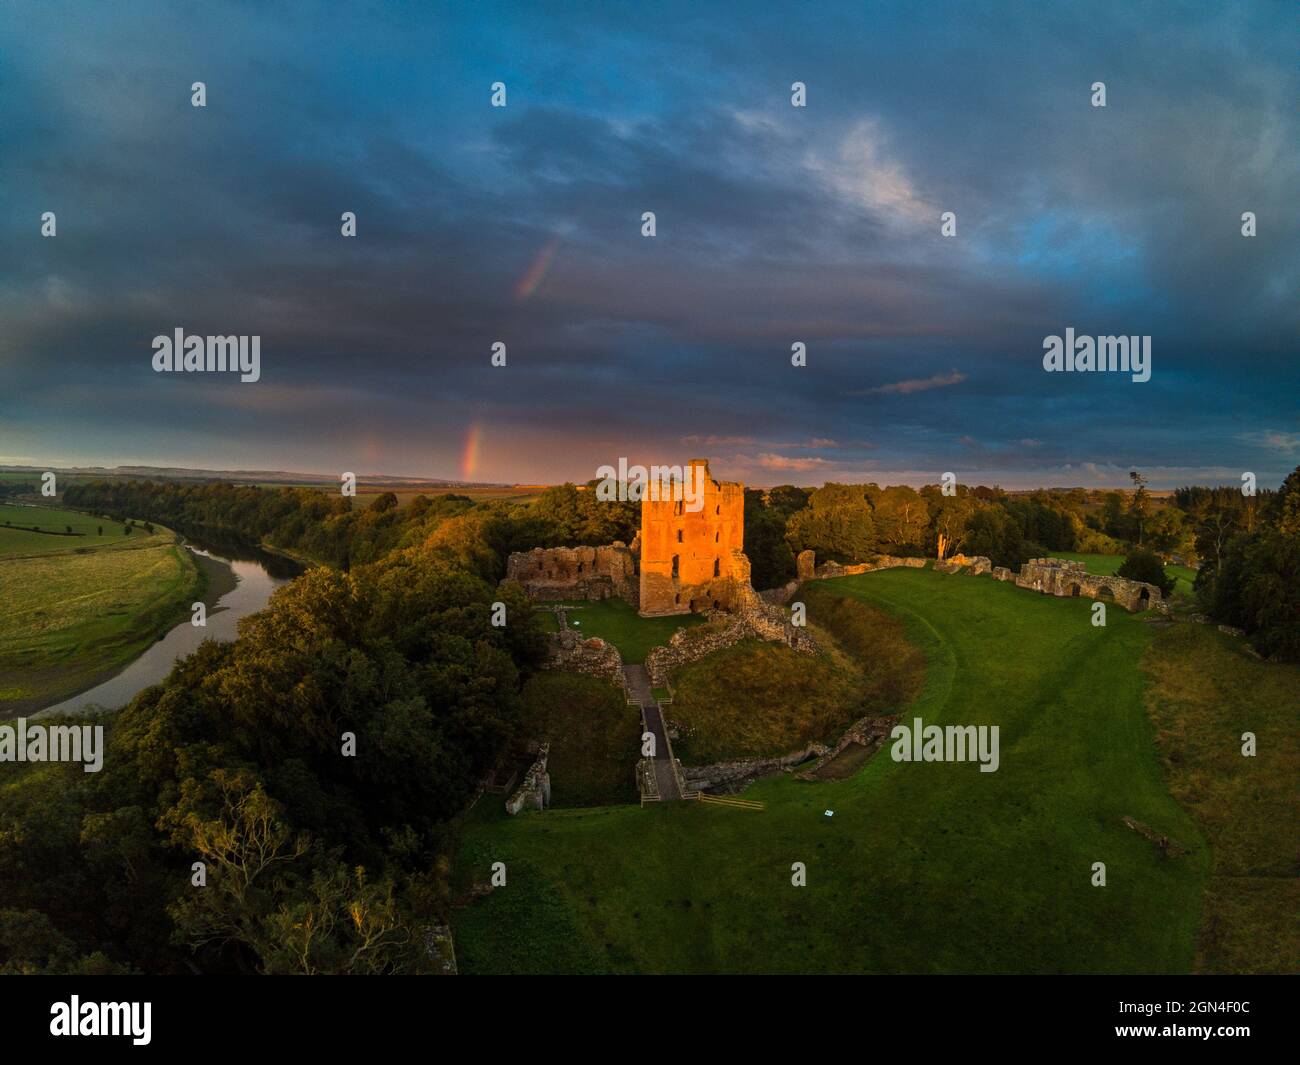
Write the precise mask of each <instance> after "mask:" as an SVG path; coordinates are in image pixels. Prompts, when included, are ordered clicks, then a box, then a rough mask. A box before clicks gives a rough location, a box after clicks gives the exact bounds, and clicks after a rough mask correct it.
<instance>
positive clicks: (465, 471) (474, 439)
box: [460, 422, 483, 481]
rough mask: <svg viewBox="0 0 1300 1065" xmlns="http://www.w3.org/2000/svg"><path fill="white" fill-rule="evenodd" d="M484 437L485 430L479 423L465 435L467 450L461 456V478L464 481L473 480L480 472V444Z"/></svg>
mask: <svg viewBox="0 0 1300 1065" xmlns="http://www.w3.org/2000/svg"><path fill="white" fill-rule="evenodd" d="M482 437H483V429H482V426H480V425H479V424H478V422H475V423H474V424H473V425H471V426H470V427H469V429H468V431H467V432H466V433H465V449H464V450H463V451H462V452H461V455H460V476H461V478H462V479H463V480H466V481H471V480H473V479H474V473H475V471H477V470H478V462H479V443H480V441H481V440H482Z"/></svg>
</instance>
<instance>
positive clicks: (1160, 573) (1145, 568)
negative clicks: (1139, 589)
mask: <svg viewBox="0 0 1300 1065" xmlns="http://www.w3.org/2000/svg"><path fill="white" fill-rule="evenodd" d="M1115 575H1116V576H1118V577H1124V578H1127V579H1128V580H1130V581H1143V582H1145V583H1146V584H1154V585H1155V586H1156V587H1157V588H1159V589H1160V594H1161V595H1164V596H1168V595H1169V593H1170V592H1172V591H1173V590H1174V583H1175V582H1174V579H1173V578H1172V577H1170V576H1169V575H1168V574H1166V573H1165V567H1164V566H1163V565H1162V564H1161V562H1160V559H1159V558H1158V557H1157V556H1156V555H1155V553H1154V552H1152V551H1147V550H1143V549H1139V550H1136V551H1134V552H1133V553H1132V554H1130V555H1129V556H1128V558H1126V559H1125V560H1124V564H1123V565H1122V566H1120V568H1119V569H1118V570H1116V571H1115Z"/></svg>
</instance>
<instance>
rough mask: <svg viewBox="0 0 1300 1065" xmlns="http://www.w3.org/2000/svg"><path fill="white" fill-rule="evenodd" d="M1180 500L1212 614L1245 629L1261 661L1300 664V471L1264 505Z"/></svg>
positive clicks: (1214, 495)
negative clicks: (1193, 538)
mask: <svg viewBox="0 0 1300 1065" xmlns="http://www.w3.org/2000/svg"><path fill="white" fill-rule="evenodd" d="M1175 498H1176V499H1177V501H1178V504H1179V506H1180V507H1181V508H1183V509H1184V510H1185V512H1186V513H1187V514H1188V515H1189V521H1190V522H1191V524H1192V527H1193V528H1194V529H1195V534H1196V552H1197V554H1198V555H1199V556H1200V559H1201V568H1200V571H1199V572H1198V573H1197V575H1196V592H1197V595H1198V597H1199V599H1200V601H1201V603H1202V605H1203V607H1204V609H1205V610H1206V612H1207V613H1208V614H1210V615H1211V616H1212V617H1213V618H1215V619H1216V620H1217V621H1221V622H1223V623H1224V624H1227V625H1234V626H1236V627H1238V628H1242V629H1245V630H1246V632H1248V633H1250V634H1251V637H1252V639H1253V641H1254V643H1255V646H1256V647H1257V648H1258V649H1259V650H1260V652H1261V653H1262V654H1264V655H1266V656H1269V657H1276V658H1279V659H1286V660H1288V661H1300V467H1297V468H1296V469H1295V470H1293V471H1292V472H1291V473H1290V474H1289V475H1288V476H1287V478H1286V480H1285V481H1283V482H1282V487H1281V489H1280V490H1279V491H1278V492H1277V493H1267V494H1265V495H1264V496H1263V497H1262V498H1260V497H1248V496H1247V497H1243V496H1242V495H1241V493H1240V492H1239V491H1236V490H1235V489H1223V488H1218V489H1207V488H1183V489H1180V490H1179V491H1178V493H1177V494H1176V496H1175Z"/></svg>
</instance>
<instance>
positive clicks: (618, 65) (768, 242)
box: [0, 3, 1300, 484]
mask: <svg viewBox="0 0 1300 1065" xmlns="http://www.w3.org/2000/svg"><path fill="white" fill-rule="evenodd" d="M0 23H3V24H4V26H3V28H5V29H8V30H14V31H16V30H17V29H18V27H19V26H21V27H22V30H21V32H7V33H4V34H3V35H0V41H3V42H4V43H3V44H0V70H3V71H4V72H5V73H4V92H3V95H2V96H0V187H2V188H3V189H4V190H5V197H4V199H3V201H0V239H2V240H3V241H4V244H5V247H6V249H7V250H8V251H9V252H10V254H8V255H6V256H5V257H4V258H3V259H0V318H2V319H3V321H4V323H5V328H4V332H3V335H2V336H0V383H2V384H3V389H2V390H0V460H3V459H9V460H24V461H26V460H34V461H47V462H51V463H54V462H61V461H63V462H73V461H75V462H95V463H112V462H118V461H122V462H125V461H134V462H155V463H158V464H165V465H181V464H187V463H188V464H195V465H204V466H213V465H218V464H226V465H230V466H244V467H248V466H254V465H265V466H276V467H286V466H297V467H300V468H312V469H321V470H333V469H336V468H348V469H351V468H356V467H358V466H360V467H364V468H370V469H376V470H378V469H384V470H386V471H388V472H394V473H410V474H427V475H443V476H456V475H459V474H460V473H461V472H463V471H462V470H461V468H460V466H459V463H460V454H461V450H462V449H461V441H462V440H463V438H464V437H465V434H466V433H467V432H468V431H469V430H470V428H471V427H473V426H478V429H479V435H480V438H481V443H482V462H481V464H480V466H479V468H477V469H475V470H473V471H472V473H473V475H474V476H477V477H481V478H494V479H518V480H523V481H536V480H547V479H556V478H560V477H572V478H585V477H586V476H589V475H590V472H589V471H594V469H595V467H596V466H597V465H599V464H601V463H604V462H608V461H611V449H619V450H618V452H617V453H618V454H629V455H642V456H644V457H646V458H650V459H654V460H656V461H660V460H668V459H669V458H672V457H673V456H674V455H676V454H677V452H678V451H680V450H681V449H682V448H683V447H684V446H685V445H684V444H683V438H690V439H694V440H712V441H715V443H713V444H711V445H709V446H710V447H711V448H713V449H714V450H715V454H716V456H717V460H718V468H719V469H720V470H721V471H722V472H726V473H728V474H731V475H736V476H742V477H746V478H749V479H752V480H756V481H759V482H765V483H772V482H774V481H778V480H784V479H791V480H798V481H804V482H810V481H819V480H822V479H825V478H826V477H829V476H840V477H846V476H854V475H861V476H879V475H884V474H890V473H892V474H897V475H900V476H903V475H908V476H910V475H912V474H917V475H919V476H928V477H931V478H932V477H934V476H935V475H936V474H937V472H938V471H942V470H947V469H958V470H959V471H961V473H962V476H963V479H967V478H969V479H971V480H984V481H986V482H991V481H994V480H999V479H1000V480H1002V481H1003V483H1008V484H1012V483H1015V484H1031V483H1038V482H1048V483H1085V481H1086V482H1087V483H1092V481H1091V480H1088V479H1090V478H1091V479H1102V480H1104V478H1105V477H1107V476H1110V475H1111V474H1113V473H1114V472H1115V471H1119V474H1118V476H1119V477H1120V478H1121V479H1124V480H1126V478H1127V468H1128V466H1129V465H1137V466H1140V467H1142V468H1144V469H1149V470H1152V471H1153V472H1154V477H1153V480H1154V481H1155V483H1157V484H1160V483H1181V482H1183V481H1186V480H1189V479H1193V478H1194V477H1197V476H1201V477H1210V476H1215V473H1214V472H1213V471H1227V474H1225V476H1227V477H1228V479H1230V480H1231V479H1235V475H1232V473H1231V471H1233V470H1239V469H1253V470H1255V471H1256V472H1257V473H1258V474H1259V475H1260V478H1261V481H1262V482H1264V483H1267V482H1268V481H1269V480H1276V479H1278V478H1280V476H1281V475H1282V474H1283V473H1285V472H1286V470H1288V469H1290V468H1291V467H1292V466H1294V465H1295V463H1296V461H1298V460H1300V456H1298V455H1297V454H1296V451H1297V446H1296V440H1297V428H1300V424H1298V421H1297V411H1296V408H1295V397H1296V395H1297V392H1298V391H1300V389H1298V388H1297V386H1298V385H1300V372H1298V371H1297V368H1296V367H1297V360H1296V357H1295V356H1296V344H1295V338H1296V335H1297V327H1298V326H1300V321H1298V320H1297V312H1296V306H1297V304H1296V300H1295V292H1296V290H1297V281H1300V277H1298V273H1300V271H1298V270H1297V256H1296V250H1295V249H1296V247H1297V238H1298V237H1300V232H1298V230H1300V224H1298V223H1297V220H1296V215H1295V212H1294V208H1293V205H1292V204H1291V202H1290V201H1291V198H1292V196H1293V190H1292V189H1291V188H1290V187H1289V185H1290V184H1291V183H1289V182H1288V181H1287V178H1288V177H1289V176H1293V175H1294V174H1295V173H1296V171H1297V163H1300V144H1298V142H1297V118H1296V114H1295V110H1294V100H1295V98H1296V89H1297V80H1300V79H1298V78H1297V73H1296V68H1295V65H1294V55H1295V45H1296V43H1297V40H1296V38H1297V34H1296V30H1295V25H1294V22H1293V20H1292V19H1290V18H1289V17H1288V16H1287V15H1284V13H1283V9H1282V7H1281V6H1276V7H1274V6H1258V7H1231V8H1225V9H1222V10H1218V11H1210V10H1206V9H1204V8H1203V7H1201V6H1200V5H1194V6H1188V7H1176V8H1170V9H1168V10H1162V9H1151V8H1146V7H1143V8H1133V7H1132V6H1131V5H1122V4H1116V5H1101V6H1090V7H1089V8H1088V9H1087V10H1086V11H1080V12H1078V13H1069V12H1064V11H1057V10H1055V9H1048V10H1042V11H1039V10H1029V9H1024V8H1021V7H1020V6H1018V5H1017V6H1014V7H1012V6H1008V7H1007V8H1005V9H1004V10H1002V11H1001V12H999V11H997V10H996V9H990V8H979V9H972V8H970V7H969V6H967V5H952V6H945V7H943V8H940V9H934V8H932V7H930V6H927V7H926V8H925V9H924V10H922V9H919V8H915V7H914V6H912V5H861V4H844V5H835V4H831V5H817V6H816V7H815V8H808V7H798V8H793V7H792V8H782V9H774V10H771V11H769V10H766V9H764V10H763V11H762V12H757V11H756V12H744V11H742V10H740V9H736V8H734V7H732V6H730V5H727V6H723V5H710V4H691V5H668V6H661V7H656V8H654V9H653V10H651V9H635V10H631V9H626V8H623V7H621V6H620V7H619V9H618V10H617V12H616V11H614V10H613V9H611V8H610V7H609V6H608V5H600V4H591V5H566V6H565V7H564V8H562V9H556V10H554V11H550V10H545V9H534V8H531V7H526V6H523V5H491V4H476V5H473V6H472V7H466V8H464V9H460V8H458V9H456V10H455V11H452V12H432V11H425V10H423V9H420V8H416V7H409V8H408V7H406V6H402V7H400V8H398V7H394V8H374V9H371V8H367V9H365V12H364V13H360V12H357V11H344V12H340V11H339V10H338V9H337V8H336V7H334V6H331V5H324V4H321V5H316V4H301V5H293V6H285V7H277V8H275V9H267V8H263V7H261V6H258V5H249V4H215V5H206V6H205V7H204V8H203V9H202V10H191V9H188V8H186V9H175V8H170V7H168V6H165V5H162V4H158V5H149V4H139V5H131V6H130V7H129V8H115V9H113V10H112V11H110V10H109V9H108V8H107V7H105V8H102V9H101V8H83V7H72V6H66V7H65V6H63V5H59V4H34V3H32V4H9V5H5V6H4V7H3V8H0ZM195 80H203V81H206V82H207V84H208V89H209V106H208V107H207V108H206V109H202V110H200V109H194V108H192V107H190V106H189V86H190V84H191V82H193V81H195ZM496 80H504V81H506V82H507V85H508V90H509V93H510V103H509V106H508V107H507V108H505V109H493V108H490V107H489V106H488V95H489V86H490V85H491V83H492V82H493V81H496ZM795 80H801V81H804V82H806V83H807V84H808V93H809V106H808V108H806V109H802V110H801V109H795V108H792V107H790V105H789V86H790V83H791V82H792V81H795ZM1095 80H1102V81H1105V82H1106V84H1107V90H1108V106H1107V107H1106V108H1105V109H1100V108H1092V107H1090V106H1089V105H1088V94H1089V86H1090V85H1091V84H1092V82H1093V81H1095ZM46 210H54V211H56V212H57V213H58V218H59V236H58V237H57V239H55V240H44V239H42V238H41V237H40V236H39V230H38V226H39V217H40V214H41V212H43V211H46ZM344 210H351V211H355V212H356V213H357V215H358V219H359V223H358V224H359V236H358V237H357V238H356V239H354V240H345V239H343V238H342V237H340V235H339V231H338V227H339V215H340V214H341V213H342V211H344ZM946 210H952V211H954V212H956V215H957V219H958V235H957V237H955V238H953V239H945V238H943V237H942V236H941V235H940V234H939V218H938V216H939V214H940V213H941V212H942V211H946ZM1246 210H1250V211H1254V212H1255V213H1256V215H1257V217H1258V220H1259V221H1258V225H1259V235H1258V236H1256V237H1254V238H1249V239H1247V238H1244V237H1242V236H1241V234H1240V225H1241V223H1240V216H1241V213H1242V212H1243V211H1246ZM644 211H653V212H655V214H656V217H657V225H658V235H657V236H656V237H655V238H653V239H648V238H644V237H642V236H641V235H640V225H641V222H640V219H641V215H642V212H644ZM176 326H183V327H185V328H187V329H189V330H190V331H192V332H203V333H209V332H210V333H222V334H227V333H256V334H259V335H261V336H262V338H263V380H262V382H260V383H259V384H257V385H242V386H241V385H239V384H237V383H233V382H227V381H213V380H206V379H203V378H201V377H185V378H172V379H160V378H159V377H158V376H156V375H154V374H153V373H152V372H151V370H150V368H149V355H150V348H149V342H150V339H151V338H152V337H153V336H154V335H155V334H157V333H159V332H169V331H170V330H171V329H172V328H174V327H176ZM1067 326H1073V327H1074V328H1075V329H1076V330H1077V331H1078V332H1080V333H1089V334H1092V335H1103V334H1109V333H1122V334H1126V335H1127V334H1149V335H1151V336H1152V337H1153V349H1154V373H1153V376H1152V379H1151V381H1150V382H1147V383H1145V384H1134V383H1132V382H1130V381H1128V380H1127V378H1123V379H1120V378H1116V377H1108V376H1106V375H1097V376H1093V377H1088V376H1083V375H1066V374H1062V375H1048V374H1045V373H1043V371H1042V368H1041V364H1040V359H1041V352H1042V346H1041V345H1042V339H1043V337H1044V336H1045V335H1048V334H1053V333H1060V332H1062V331H1063V330H1064V328H1065V327H1067ZM497 340H501V341H504V342H505V343H506V344H507V345H508V349H509V362H508V367H507V368H506V369H505V370H493V369H492V368H491V367H489V366H488V362H487V358H488V353H489V349H490V345H491V344H492V343H493V342H494V341H497ZM795 341H802V342H804V343H805V344H806V345H807V346H808V353H809V362H808V366H807V367H804V368H799V369H796V368H793V367H791V365H790V359H789V356H790V346H791V344H792V343H793V342H795ZM918 382H919V383H920V384H917V383H918ZM927 382H928V383H929V384H926V383H927ZM727 441H732V443H728V442H727ZM792 441H805V442H807V441H815V442H816V443H815V444H814V445H811V446H796V445H795V444H792V443H791V442H792ZM836 441H858V442H859V444H857V445H853V444H837V443H836ZM867 441H870V444H869V445H868V444H867V443H866V442H867ZM358 454H360V455H361V457H360V458H358V457H357V456H358ZM614 457H616V455H615V456H614ZM363 459H364V460H365V461H363ZM963 464H965V465H964V466H963ZM464 472H471V471H464Z"/></svg>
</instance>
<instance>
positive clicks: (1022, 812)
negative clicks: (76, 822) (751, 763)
mask: <svg viewBox="0 0 1300 1065" xmlns="http://www.w3.org/2000/svg"><path fill="white" fill-rule="evenodd" d="M826 583H827V587H828V588H830V589H831V590H833V591H835V592H836V593H838V594H843V595H846V596H850V597H852V598H855V599H858V600H860V601H862V602H865V603H868V604H870V605H872V606H874V607H878V608H881V609H884V610H886V611H888V612H890V613H892V614H894V615H895V616H896V617H898V618H899V619H901V621H902V623H903V625H904V626H905V629H906V633H907V636H908V639H909V640H911V641H912V642H914V643H917V644H918V645H919V646H920V647H921V648H922V651H923V653H924V654H925V658H926V678H925V687H924V689H923V691H922V692H921V694H920V696H919V697H918V698H917V699H916V701H915V702H914V703H913V704H912V706H911V707H910V708H909V709H908V711H907V713H908V715H909V716H920V717H922V718H923V719H924V720H925V722H926V723H927V724H938V725H944V724H950V723H951V724H977V725H978V724H984V725H998V726H999V728H1000V730H1001V733H1000V746H1001V766H1000V768H999V770H998V771H997V772H996V773H981V772H979V770H978V767H977V766H975V765H973V764H971V763H901V762H895V761H893V760H892V759H891V758H889V757H888V755H887V753H884V756H882V754H877V755H876V756H875V757H874V758H871V759H870V760H869V761H867V762H866V764H865V765H864V766H863V767H862V768H861V769H860V770H859V771H858V772H857V773H856V774H854V775H853V776H851V777H849V778H848V779H845V780H836V781H825V782H819V783H813V784H810V783H804V782H800V781H797V780H794V779H793V778H792V777H790V776H788V775H781V776H777V777H773V778H769V779H766V780H763V781H760V782H759V783H757V784H755V785H754V786H752V787H751V788H749V789H748V790H747V792H746V797H748V798H754V799H758V800H761V801H762V802H764V803H765V804H766V809H765V810H763V811H762V812H752V811H737V810H733V809H728V808H725V807H718V806H706V805H702V804H698V803H662V804H653V805H649V806H647V807H645V808H644V809H642V808H640V807H636V806H617V807H603V808H600V809H596V810H590V809H583V810H558V811H548V812H546V813H541V814H538V813H525V814H522V815H521V816H519V817H515V818H510V817H507V816H506V815H505V814H504V812H503V811H501V810H499V809H492V808H489V807H488V806H486V805H485V804H483V803H480V804H479V806H478V807H476V808H475V810H474V811H473V813H472V814H471V816H470V818H468V819H467V821H466V822H465V825H464V830H463V835H462V839H461V847H460V853H459V857H458V860H457V862H456V865H455V875H456V876H457V877H458V878H460V882H461V886H462V887H463V886H464V884H465V883H466V882H467V881H481V880H483V879H485V878H486V875H487V870H488V869H489V868H490V866H491V863H492V862H493V861H504V862H506V863H507V865H508V867H509V868H510V870H511V871H512V876H513V873H514V871H515V870H516V869H518V870H520V871H522V873H523V874H524V876H525V877H526V881H525V883H524V887H523V888H521V889H520V890H515V888H514V887H508V888H505V889H502V890H498V891H496V892H493V893H492V894H491V895H488V896H486V897H485V898H482V899H480V900H478V901H477V902H475V903H474V904H473V905H472V906H471V907H469V908H468V909H463V910H458V911H456V913H455V914H454V916H453V923H454V925H455V931H456V936H457V952H458V955H459V956H460V957H461V959H462V960H463V962H464V964H463V970H464V971H466V972H518V971H522V972H528V971H556V970H559V969H562V968H564V967H565V966H573V967H574V968H575V969H577V968H587V967H589V966H590V965H591V964H592V958H593V957H595V958H598V959H599V965H600V966H601V967H602V968H604V969H606V970H608V971H614V972H736V973H750V972H819V973H829V972H877V973H885V972H914V973H928V972H988V973H1017V972H1019V973H1055V972H1080V973H1103V972H1143V973H1146V972H1162V973H1163V972H1188V971H1190V970H1191V969H1192V968H1193V966H1194V962H1195V957H1196V945H1197V939H1198V934H1199V931H1200V924H1201V920H1200V919H1201V909H1202V901H1203V897H1204V890H1205V886H1206V883H1207V880H1208V877H1209V873H1210V868H1211V859H1210V854H1209V850H1208V847H1207V844H1206V841H1205V839H1204V837H1203V836H1202V835H1201V833H1200V831H1199V830H1198V827H1197V824H1196V822H1195V821H1194V820H1193V818H1192V817H1191V816H1189V815H1188V814H1187V813H1186V812H1184V811H1183V810H1182V809H1181V808H1180V807H1179V806H1178V804H1177V803H1175V802H1174V800H1173V799H1172V798H1171V797H1170V795H1169V793H1168V791H1167V789H1166V787H1165V782H1164V779H1163V773H1162V770H1161V766H1160V762H1159V760H1158V757H1157V753H1156V748H1155V743H1154V739H1153V730H1152V727H1151V723H1150V721H1149V720H1148V718H1147V714H1146V710H1145V707H1144V699H1143V694H1144V692H1143V689H1144V684H1145V677H1144V674H1143V672H1142V670H1141V668H1140V662H1141V660H1142V657H1143V655H1144V653H1145V652H1146V650H1147V648H1148V645H1149V644H1150V643H1151V640H1152V637H1153V635H1154V634H1155V632H1154V630H1153V627H1152V626H1150V625H1147V624H1145V623H1144V622H1143V620H1142V618H1141V616H1140V615H1129V614H1126V613H1124V612H1122V611H1112V612H1111V614H1110V617H1109V618H1108V624H1107V625H1106V626H1105V627H1104V628H1095V627H1093V626H1092V624H1091V620H1090V604H1089V603H1088V602H1086V601H1084V600H1080V599H1057V598H1054V597H1049V596H1036V595H1031V594H1029V593H1027V592H1024V591H1022V590H1020V589H1017V588H1014V587H1012V586H1010V585H1008V584H1004V583H1000V582H997V581H993V580H991V579H989V578H988V577H968V576H964V575H962V576H945V575H942V574H935V573H933V572H931V571H929V570H913V569H897V570H885V571H881V572H878V573H870V574H862V575H860V576H856V577H848V578H843V579H840V580H837V581H833V582H826ZM1292 705H1294V704H1292ZM675 710H676V706H674V711H675ZM828 809H829V810H833V811H834V817H832V818H827V817H825V816H824V811H826V810H828ZM1126 815H1127V816H1129V817H1132V818H1135V819H1136V820H1138V821H1140V822H1142V823H1143V824H1146V825H1149V826H1151V827H1152V828H1153V829H1154V830H1156V831H1158V832H1159V833H1161V834H1164V835H1168V836H1171V837H1173V838H1174V839H1177V840H1178V841H1179V842H1180V843H1182V844H1184V845H1185V846H1187V847H1189V848H1190V849H1191V853H1190V854H1187V855H1185V856H1183V857H1181V858H1176V859H1173V858H1167V857H1164V856H1163V855H1162V854H1161V853H1160V851H1159V849H1158V848H1156V847H1154V846H1153V845H1152V844H1151V843H1150V842H1148V840H1146V839H1144V838H1143V837H1142V836H1140V835H1138V834H1137V833H1136V832H1134V831H1132V830H1131V829H1129V828H1127V827H1126V826H1125V825H1124V823H1123V822H1122V820H1121V818H1122V817H1124V816H1126ZM796 861H798V862H803V863H805V864H806V866H807V875H808V882H807V886H806V887H803V888H796V887H793V886H792V885H791V864H792V863H793V862H796ZM1098 861H1101V862H1104V863H1105V864H1106V869H1107V886H1106V887H1104V888H1101V887H1093V886H1092V884H1091V875H1092V866H1093V863H1094V862H1098ZM512 883H513V881H512ZM543 889H544V890H543ZM543 900H544V901H543ZM543 905H544V906H545V909H546V920H544V921H541V920H538V921H535V920H534V917H535V916H537V911H538V908H539V907H542V906H543ZM574 937H580V940H581V947H582V949H581V951H577V946H578V945H576V944H574V943H573V941H572V940H573V938H574ZM494 943H508V944H509V949H508V950H495V949H492V948H493V944H494ZM561 950H562V951H563V952H564V953H563V954H561V953H560V951H561ZM575 951H577V956H574V955H575Z"/></svg>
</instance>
